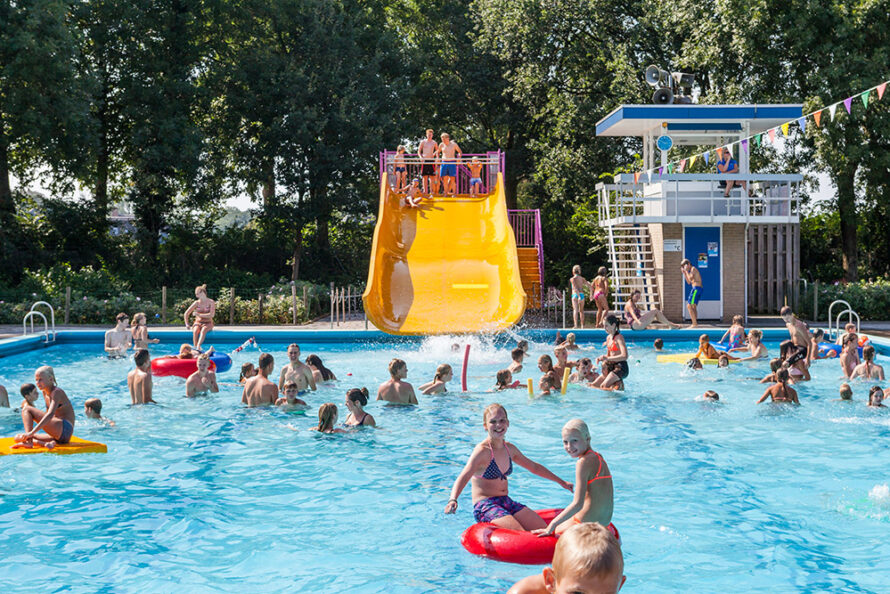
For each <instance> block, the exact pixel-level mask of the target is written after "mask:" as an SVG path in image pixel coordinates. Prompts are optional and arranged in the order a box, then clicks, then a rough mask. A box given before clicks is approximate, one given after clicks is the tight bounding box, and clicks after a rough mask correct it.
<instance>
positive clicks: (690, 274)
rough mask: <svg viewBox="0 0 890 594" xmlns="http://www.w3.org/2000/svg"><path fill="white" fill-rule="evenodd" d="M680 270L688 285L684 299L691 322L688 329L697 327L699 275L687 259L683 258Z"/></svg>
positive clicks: (699, 293) (699, 289)
mask: <svg viewBox="0 0 890 594" xmlns="http://www.w3.org/2000/svg"><path fill="white" fill-rule="evenodd" d="M680 270H682V271H683V278H684V279H686V282H687V283H688V284H689V286H690V287H691V289H690V290H689V296H688V297H687V298H686V309H688V310H689V318H690V319H691V320H692V324H690V325H689V327H690V328H695V327H697V326H698V301H699V299H700V298H701V273H700V272H699V271H698V268H695V267H694V266H693V265H692V262H690V261H689V260H688V259H686V258H683V261H682V262H680Z"/></svg>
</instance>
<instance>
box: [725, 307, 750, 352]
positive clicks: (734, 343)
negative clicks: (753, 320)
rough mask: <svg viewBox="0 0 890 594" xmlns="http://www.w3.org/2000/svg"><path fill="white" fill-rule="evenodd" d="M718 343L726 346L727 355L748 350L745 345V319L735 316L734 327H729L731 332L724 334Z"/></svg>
mask: <svg viewBox="0 0 890 594" xmlns="http://www.w3.org/2000/svg"><path fill="white" fill-rule="evenodd" d="M727 339H728V341H727ZM718 342H719V343H720V344H725V345H726V352H727V353H729V352H731V351H739V350H744V349H745V348H747V347H746V346H745V345H744V344H743V343H744V342H745V318H743V317H742V316H733V317H732V325H731V326H730V327H729V330H727V331H726V332H724V333H723V336H722V337H721V338H720V340H719V341H718Z"/></svg>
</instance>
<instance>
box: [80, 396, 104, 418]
mask: <svg viewBox="0 0 890 594" xmlns="http://www.w3.org/2000/svg"><path fill="white" fill-rule="evenodd" d="M83 405H84V406H85V407H87V408H88V409H90V410H91V411H93V412H94V413H96V414H97V415H100V414H102V401H101V400H99V399H98V398H87V400H86V402H84V403H83Z"/></svg>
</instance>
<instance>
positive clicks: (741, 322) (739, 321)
mask: <svg viewBox="0 0 890 594" xmlns="http://www.w3.org/2000/svg"><path fill="white" fill-rule="evenodd" d="M732 323H733V324H738V325H739V326H744V325H745V318H743V317H742V316H732Z"/></svg>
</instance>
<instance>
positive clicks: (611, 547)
mask: <svg viewBox="0 0 890 594" xmlns="http://www.w3.org/2000/svg"><path fill="white" fill-rule="evenodd" d="M626 579H627V577H626V576H625V575H624V557H623V555H622V554H621V544H620V543H619V542H618V539H617V538H615V536H614V535H613V534H612V533H611V532H609V530H607V529H606V528H603V527H602V526H601V525H600V524H589V523H584V524H578V525H576V526H572V527H571V528H569V529H568V530H566V531H565V532H564V533H563V535H562V536H561V537H560V538H559V540H557V541H556V548H555V550H554V552H553V563H552V567H545V568H544V569H543V571H541V573H539V574H537V575H531V576H528V577H526V578H523V579H521V580H519V581H518V582H516V583H515V584H513V586H512V587H511V588H510V589H509V590H508V591H507V594H553V593H558V594H578V593H581V592H591V593H594V592H595V593H597V594H617V592H618V590H620V589H621V586H623V585H624V582H625V580H626Z"/></svg>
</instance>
